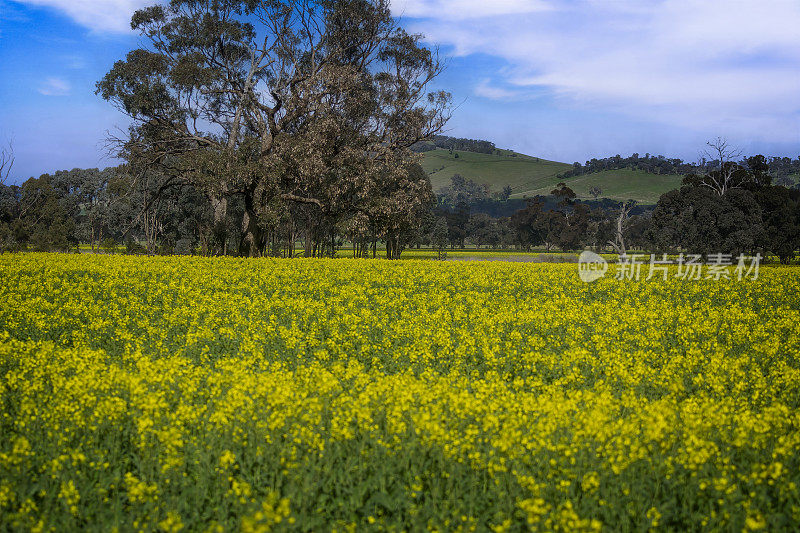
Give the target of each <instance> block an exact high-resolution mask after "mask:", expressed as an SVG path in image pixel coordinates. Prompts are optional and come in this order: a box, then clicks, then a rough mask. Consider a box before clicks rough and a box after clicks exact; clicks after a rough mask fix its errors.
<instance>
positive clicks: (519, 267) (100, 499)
mask: <svg viewBox="0 0 800 533" xmlns="http://www.w3.org/2000/svg"><path fill="white" fill-rule="evenodd" d="M798 274H799V272H798V270H796V269H793V268H779V267H774V268H762V270H761V275H760V277H759V279H758V280H756V281H754V280H743V281H736V280H731V281H725V280H720V281H716V280H702V281H682V280H677V279H670V280H667V281H664V280H663V279H654V280H651V281H644V280H642V281H638V282H637V281H632V280H625V281H618V280H615V279H613V278H611V277H607V278H604V279H602V280H600V281H597V282H595V283H592V284H584V283H582V282H581V281H580V280H579V278H578V275H577V269H576V266H575V265H570V264H520V263H506V262H496V263H490V262H481V263H461V262H453V263H442V262H436V261H393V262H390V261H380V260H378V261H372V260H353V259H330V260H319V259H317V260H303V259H298V260H268V259H263V260H239V259H206V258H135V257H121V256H87V255H75V256H69V255H47V254H23V255H2V256H0V405H1V406H2V410H1V411H0V530H8V529H12V530H14V529H23V530H28V529H33V530H40V531H41V530H43V531H48V530H56V531H65V530H103V531H108V530H111V529H114V528H117V529H118V530H119V531H129V530H144V531H151V530H164V531H178V530H180V529H182V528H183V529H185V530H188V531H220V532H223V531H236V530H243V531H267V530H273V529H277V530H302V531H320V530H332V529H336V530H340V531H347V530H356V531H361V530H398V531H399V530H422V529H425V530H440V531H452V530H478V531H481V530H494V531H519V530H527V529H533V530H563V531H579V530H603V529H606V530H622V531H625V530H628V531H630V530H636V531H641V530H648V529H650V528H655V529H657V530H660V529H666V530H670V529H672V530H680V531H683V530H697V529H716V530H743V529H765V530H769V531H779V530H796V529H797V527H798V524H800V487H799V486H798V484H800V410H799V409H798V408H799V407H800V275H798Z"/></svg>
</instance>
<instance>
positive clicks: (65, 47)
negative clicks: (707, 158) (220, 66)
mask: <svg viewBox="0 0 800 533" xmlns="http://www.w3.org/2000/svg"><path fill="white" fill-rule="evenodd" d="M152 2H153V0H19V1H12V0H0V65H1V66H2V67H1V68H2V75H1V76H0V141H5V140H8V139H13V141H14V147H15V152H16V156H17V159H16V161H17V162H16V166H15V169H14V174H13V177H14V181H21V180H24V179H26V178H27V177H30V176H38V175H39V174H41V173H43V172H53V171H55V170H59V169H67V168H74V167H98V166H99V167H104V166H108V165H111V164H114V163H115V161H114V160H113V159H109V157H108V155H107V153H106V150H105V148H104V138H105V137H106V132H107V131H113V130H115V129H116V128H124V127H125V126H126V121H125V119H124V117H123V116H122V115H120V114H119V113H118V112H116V111H115V110H114V109H113V108H112V107H111V106H110V105H108V104H107V103H106V102H104V101H102V100H101V99H100V98H99V97H97V96H96V95H95V94H94V83H95V82H96V81H97V80H98V79H100V77H102V76H103V74H104V73H105V72H106V71H108V69H109V68H110V67H111V65H112V64H113V62H114V61H115V60H117V59H121V58H122V57H124V55H125V53H126V52H127V51H128V50H130V49H132V48H135V47H137V46H139V45H140V44H141V43H140V42H139V38H138V36H136V35H135V34H133V33H131V32H130V30H129V26H128V21H129V20H130V14H131V13H132V12H133V11H134V10H135V9H137V8H139V7H142V6H144V5H148V4H150V3H152ZM392 8H393V11H394V13H395V14H396V15H397V16H399V17H401V21H402V24H403V25H404V26H405V27H406V28H407V29H409V30H411V31H413V32H420V33H424V34H425V35H426V36H427V41H428V43H429V44H431V45H435V46H438V47H439V49H440V51H441V54H442V55H443V56H445V57H447V58H448V68H447V70H446V72H445V73H444V75H443V76H442V77H441V79H440V81H439V84H440V86H441V87H443V88H446V89H448V90H450V91H451V92H452V93H453V95H454V98H455V100H456V102H457V103H458V104H459V107H458V109H457V111H456V113H455V115H454V117H453V119H452V121H451V123H450V124H449V126H448V129H449V131H448V133H449V134H450V135H456V136H463V137H472V138H482V139H488V140H491V141H493V142H495V143H496V144H497V145H498V146H500V147H504V148H512V149H515V150H518V151H520V152H523V153H528V154H531V155H536V156H539V157H544V158H548V159H554V160H559V161H567V162H573V161H585V160H586V159H589V158H591V157H603V156H608V155H614V154H617V153H619V154H622V155H628V154H630V153H632V152H638V153H640V154H644V153H647V152H649V153H651V154H664V155H666V156H668V157H680V158H682V159H688V160H696V159H697V158H698V157H699V154H700V152H701V151H702V148H703V145H704V142H705V141H706V140H707V139H710V138H714V137H717V136H723V137H727V138H728V139H729V140H730V141H731V143H732V144H734V145H736V146H738V147H740V148H741V149H743V150H744V152H745V153H747V154H751V153H764V154H766V155H784V156H791V157H798V155H800V30H798V28H800V1H796V0H656V1H624V0H612V1H600V0H393V3H392Z"/></svg>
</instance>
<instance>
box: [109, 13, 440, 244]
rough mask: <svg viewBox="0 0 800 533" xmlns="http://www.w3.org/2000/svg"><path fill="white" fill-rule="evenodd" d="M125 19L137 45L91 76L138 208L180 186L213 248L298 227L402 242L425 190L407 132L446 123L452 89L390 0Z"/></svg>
mask: <svg viewBox="0 0 800 533" xmlns="http://www.w3.org/2000/svg"><path fill="white" fill-rule="evenodd" d="M132 27H133V28H134V29H135V30H138V31H139V32H140V33H141V35H142V38H143V42H144V43H145V44H146V47H144V48H141V49H137V50H133V51H131V52H130V53H128V54H127V56H126V58H125V59H124V60H121V61H117V62H116V63H115V64H114V66H113V68H112V69H111V71H110V72H109V73H108V74H107V75H106V76H105V77H104V78H103V79H102V80H101V81H100V82H98V84H97V92H98V94H100V95H101V96H102V97H103V98H104V99H106V100H108V101H109V102H111V103H112V104H114V105H115V106H116V107H117V108H118V109H119V110H120V111H122V112H123V113H125V114H126V115H127V116H128V117H130V119H131V122H132V126H131V127H130V130H129V131H128V132H127V134H126V135H125V136H123V137H121V138H118V139H114V140H113V141H114V143H115V146H116V147H117V148H118V150H119V154H120V155H121V156H122V157H123V158H124V160H125V161H126V164H125V165H124V169H122V172H121V174H124V175H126V176H127V182H128V186H129V188H130V189H132V190H137V191H142V194H144V195H145V196H146V199H145V200H144V202H143V204H142V209H141V210H140V212H139V213H138V214H137V217H136V220H137V224H143V223H144V224H145V225H147V224H149V221H151V220H157V219H159V218H162V217H160V216H159V215H158V214H153V210H154V209H156V208H157V207H159V206H160V207H162V208H164V209H166V208H165V207H164V206H165V205H166V204H169V205H172V204H174V203H175V202H176V201H178V203H180V202H182V201H183V199H182V197H183V196H186V197H187V198H189V199H190V200H189V203H191V204H192V205H195V204H196V203H197V202H198V201H201V200H202V201H203V202H205V204H206V205H205V206H204V207H203V209H202V210H201V212H202V216H201V217H200V218H202V220H203V222H202V224H200V226H202V229H200V230H198V231H201V233H202V235H203V236H202V238H201V239H200V240H201V241H202V242H203V243H204V246H205V247H207V248H208V249H209V250H210V251H211V252H212V253H215V254H225V253H235V254H238V255H242V256H260V255H264V254H268V253H271V251H272V250H275V249H284V250H286V251H287V252H288V253H291V250H293V248H294V243H295V242H296V241H297V240H298V239H299V240H302V241H303V243H304V246H305V254H306V255H309V256H311V255H321V254H328V253H331V252H332V249H333V248H334V247H335V245H336V235H337V234H340V235H346V236H348V238H349V239H350V240H351V241H352V242H355V243H356V247H357V248H358V249H359V251H360V252H361V253H363V254H366V253H367V250H368V248H369V246H370V245H371V246H372V248H373V249H374V248H375V242H376V241H377V239H378V238H380V239H382V240H383V241H384V242H385V243H386V246H387V250H388V251H389V252H388V255H389V256H390V257H396V256H398V255H399V253H400V251H401V250H402V248H403V246H405V245H407V242H408V240H409V238H410V237H409V236H410V235H412V234H414V233H415V232H416V231H417V230H418V228H419V224H420V222H419V220H420V219H421V213H422V212H425V211H427V210H429V209H430V207H431V205H432V204H433V203H435V197H434V195H433V193H432V191H431V188H430V184H429V181H428V179H427V176H426V175H425V173H424V172H423V171H422V170H421V168H420V167H419V165H418V164H416V159H415V157H417V156H415V155H414V153H413V152H412V151H411V147H412V146H414V145H415V144H416V143H418V142H419V141H421V140H425V139H429V138H431V137H432V136H433V135H435V134H436V133H438V132H439V131H440V130H441V129H442V128H443V126H444V125H445V123H446V122H447V120H448V118H449V115H450V109H451V98H450V95H449V94H448V93H446V92H443V91H432V90H429V87H430V86H431V83H432V82H433V80H434V79H435V78H436V77H437V76H438V75H439V73H440V72H441V71H442V65H441V63H440V62H439V60H438V58H437V55H436V53H435V51H431V50H429V49H427V48H425V47H424V46H422V44H421V40H422V36H420V35H410V34H408V33H406V32H405V31H404V30H403V29H402V28H400V27H398V26H397V25H396V22H395V20H394V19H393V18H392V16H391V12H390V9H389V2H388V0H337V1H330V0H311V1H307V0H303V1H299V0H298V1H294V0H292V1H287V2H273V1H270V0H248V1H242V0H214V1H211V2H196V1H194V0H172V1H171V2H170V3H169V4H168V5H167V6H162V5H156V6H153V7H149V8H146V9H143V10H140V11H137V12H136V13H135V14H134V16H133V19H132ZM176 198H179V199H180V200H176ZM207 214H208V215H209V216H210V222H208V221H207V220H206V219H205V218H204V217H205V216H206V215H207ZM165 216H166V215H165ZM167 218H168V217H167ZM145 219H146V220H147V221H148V222H146V223H145V222H143V221H144V220H145ZM153 224H154V225H155V227H156V228H160V227H163V226H164V224H163V222H162V223H161V224H160V225H159V224H156V223H155V222H153ZM148 231H149V230H148ZM153 231H155V232H156V233H159V232H163V231H166V230H161V229H156V230H153Z"/></svg>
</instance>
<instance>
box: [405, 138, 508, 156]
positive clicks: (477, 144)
mask: <svg viewBox="0 0 800 533" xmlns="http://www.w3.org/2000/svg"><path fill="white" fill-rule="evenodd" d="M437 148H443V149H445V150H450V151H451V152H453V151H456V150H458V151H461V152H475V153H478V154H494V153H495V152H496V151H497V148H496V147H495V145H494V143H493V142H489V141H483V140H480V139H460V138H456V137H448V136H447V135H434V136H433V137H432V138H431V139H430V140H429V141H426V142H420V143H417V144H415V145H414V146H413V147H412V150H413V151H415V152H430V151H431V150H436V149H437Z"/></svg>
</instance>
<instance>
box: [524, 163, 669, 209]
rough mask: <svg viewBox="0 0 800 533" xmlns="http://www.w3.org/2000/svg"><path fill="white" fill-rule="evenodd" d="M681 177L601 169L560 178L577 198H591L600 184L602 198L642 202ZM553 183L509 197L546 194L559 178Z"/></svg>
mask: <svg viewBox="0 0 800 533" xmlns="http://www.w3.org/2000/svg"><path fill="white" fill-rule="evenodd" d="M682 179H683V176H679V175H676V174H651V173H650V172H645V171H644V170H632V169H627V168H624V169H619V170H604V171H602V172H593V173H591V174H584V175H583V176H576V177H573V178H563V179H562V180H561V181H563V182H564V183H566V184H567V185H568V186H569V187H570V188H571V189H572V190H573V191H575V194H577V195H578V198H581V199H587V198H592V195H590V194H589V189H591V188H592V187H599V188H600V190H601V191H602V193H601V194H600V197H601V198H611V199H612V200H629V199H633V200H636V201H638V202H639V203H642V204H654V203H656V202H658V199H659V197H661V195H662V194H664V193H665V192H669V191H671V190H673V189H677V188H679V187H680V186H681V180H682ZM551 181H552V183H549V184H546V185H544V186H542V187H539V188H535V189H528V190H525V191H519V192H517V191H514V193H512V195H511V197H512V198H524V197H525V196H528V197H532V196H536V195H537V194H543V195H544V194H549V193H550V191H551V190H552V189H553V185H555V184H556V182H558V181H559V180H557V179H553V180H551Z"/></svg>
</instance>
